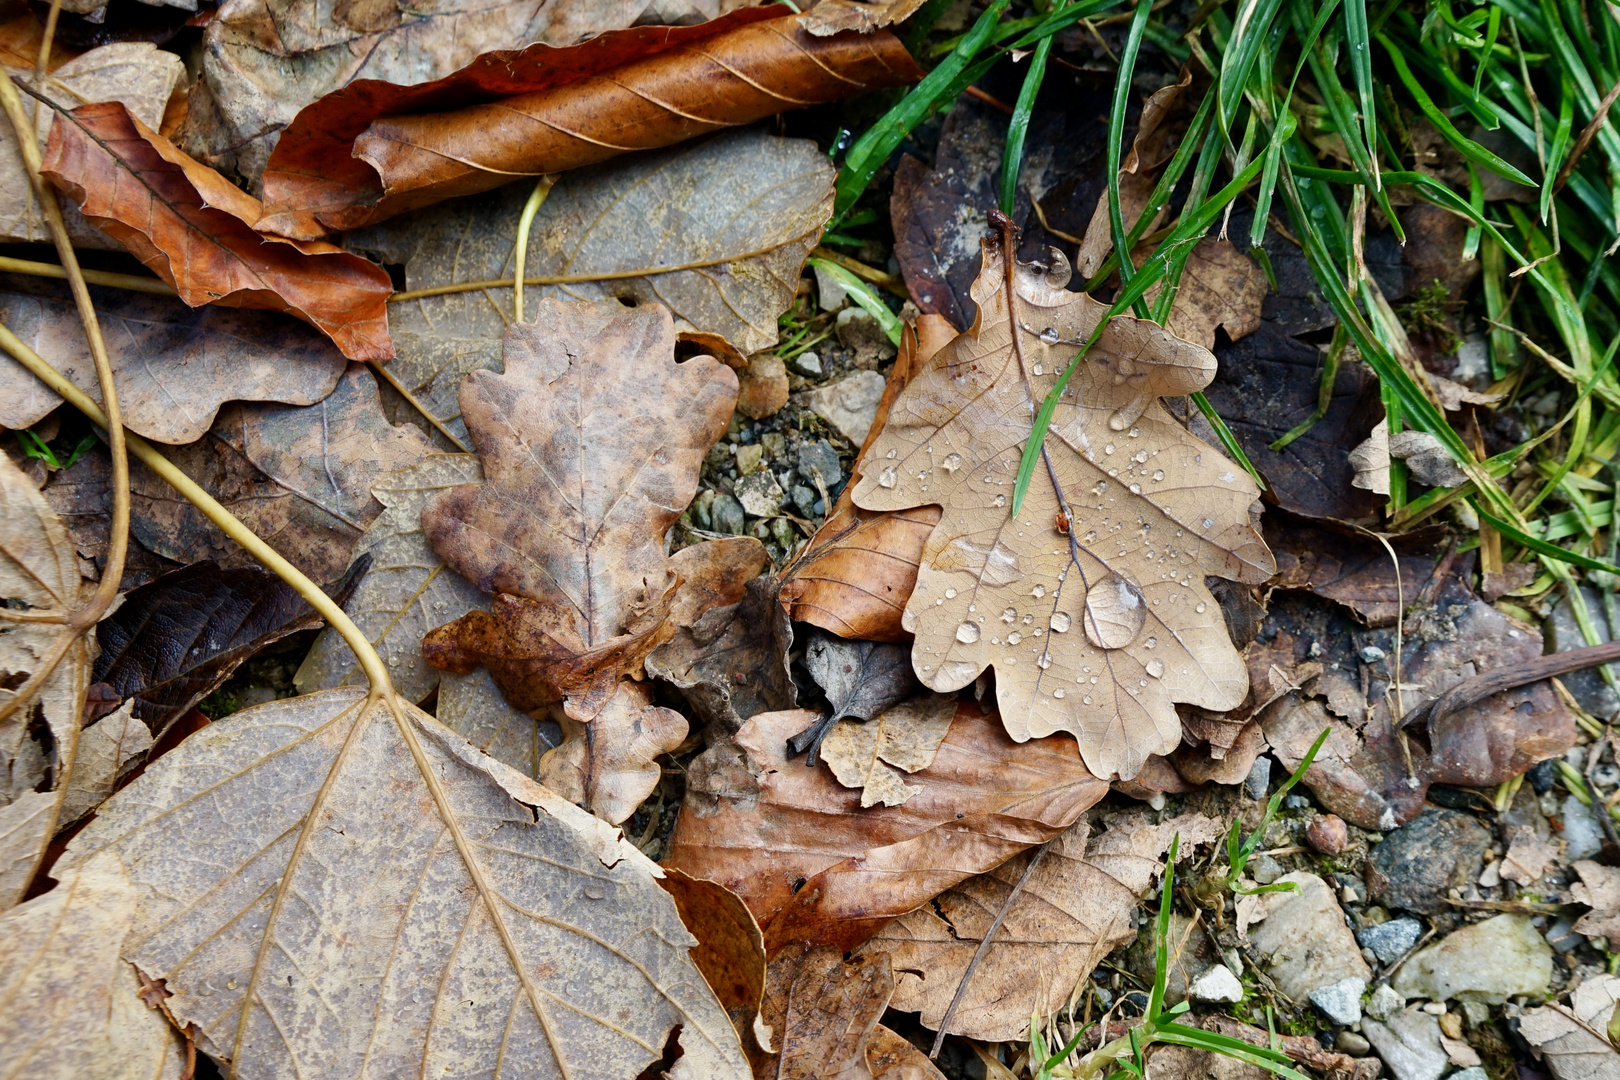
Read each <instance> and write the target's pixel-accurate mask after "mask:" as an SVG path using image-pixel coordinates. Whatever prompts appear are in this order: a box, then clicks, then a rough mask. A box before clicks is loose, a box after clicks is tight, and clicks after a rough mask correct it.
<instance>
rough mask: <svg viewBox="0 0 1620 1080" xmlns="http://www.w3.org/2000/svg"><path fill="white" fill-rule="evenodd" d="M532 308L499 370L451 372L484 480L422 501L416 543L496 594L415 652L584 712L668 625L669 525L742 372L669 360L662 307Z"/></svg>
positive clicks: (519, 700)
mask: <svg viewBox="0 0 1620 1080" xmlns="http://www.w3.org/2000/svg"><path fill="white" fill-rule="evenodd" d="M536 318H537V321H536V322H533V323H520V324H518V325H515V326H513V327H512V329H511V330H510V331H509V332H508V334H507V338H506V357H505V359H506V372H505V374H502V375H495V374H493V373H490V372H475V373H473V374H472V375H470V376H468V378H467V380H466V382H465V383H464V384H463V390H462V402H463V412H464V413H466V414H467V417H468V424H469V430H470V431H471V433H472V438H473V441H474V443H475V444H476V445H477V446H478V449H479V452H480V456H481V458H482V461H483V466H484V477H485V480H484V483H483V484H482V485H481V486H478V487H473V486H470V485H466V486H461V487H456V488H451V489H449V490H448V491H445V492H443V493H441V494H439V495H437V496H435V497H434V499H433V500H432V501H431V502H429V503H428V504H427V506H426V507H425V508H424V509H423V511H422V528H423V531H424V532H425V533H426V535H427V538H428V542H429V543H430V544H431V545H432V546H433V549H434V550H435V551H436V552H438V554H439V555H440V556H441V557H442V558H443V559H444V560H445V562H446V564H447V565H449V566H450V567H452V568H453V569H455V570H456V572H457V573H459V574H461V576H462V577H464V578H466V579H467V580H468V581H471V582H472V583H473V584H475V585H477V586H478V587H479V588H480V589H481V590H483V591H485V592H489V593H494V594H495V595H494V602H493V611H492V612H491V613H484V612H479V611H474V612H470V613H469V614H467V615H464V616H462V617H461V619H459V620H457V622H455V623H453V624H450V625H449V626H444V627H440V628H439V629H437V630H435V631H433V632H432V633H431V634H430V635H428V637H427V638H426V639H425V641H424V642H423V649H424V654H425V655H426V656H427V658H428V661H429V663H432V664H434V665H435V666H437V667H440V668H441V669H442V670H454V671H462V672H465V671H468V670H471V667H472V666H474V665H476V664H477V663H480V662H482V663H483V664H484V666H485V667H488V668H489V669H490V672H491V674H493V675H494V677H495V682H496V684H497V685H499V686H500V687H501V690H502V691H503V692H504V693H505V694H506V698H507V700H508V701H510V702H511V703H512V704H513V705H515V706H516V707H518V708H520V709H525V710H528V709H533V708H536V707H538V706H539V705H542V704H546V703H548V702H552V701H557V700H563V699H566V700H567V705H566V708H567V709H568V711H569V714H570V715H571V716H573V717H574V718H575V719H576V720H579V721H581V722H585V721H588V720H590V718H591V717H593V716H594V715H596V713H597V712H598V711H599V710H600V709H601V708H602V706H603V705H605V704H606V702H607V700H608V699H609V698H610V697H612V695H613V692H614V686H615V685H616V684H617V682H618V680H619V677H620V676H621V675H622V674H627V673H631V672H634V671H636V670H637V669H639V668H640V667H641V662H642V660H643V659H644V658H645V657H646V655H647V653H649V652H651V651H652V650H653V649H654V648H656V647H657V646H659V645H661V644H663V642H664V641H666V640H668V638H669V637H670V636H671V635H672V634H673V632H674V627H673V625H672V624H671V623H670V622H669V619H668V615H669V609H670V604H671V600H672V598H671V594H672V593H673V592H674V589H675V585H676V582H677V580H678V576H677V574H676V571H675V569H674V568H673V566H672V565H671V562H670V560H669V559H668V558H667V557H666V556H665V554H664V541H663V537H664V533H665V532H666V531H667V530H668V528H669V526H670V525H671V524H673V523H674V521H675V519H676V518H677V517H678V516H679V515H680V512H681V510H683V509H684V508H685V506H686V504H687V503H689V502H690V501H691V499H692V496H693V495H694V494H696V491H697V473H698V467H699V465H700V464H701V463H702V460H703V455H704V454H705V453H707V451H708V449H709V447H710V446H711V445H713V443H714V442H715V440H716V439H718V438H719V437H720V435H721V434H722V433H723V432H724V430H725V426H726V424H727V423H728V422H729V420H730V418H731V412H732V407H733V405H734V404H735V402H736V394H737V377H736V375H735V374H733V373H732V371H731V369H730V368H728V367H726V366H725V365H724V364H721V363H720V362H718V361H716V360H713V359H710V358H708V357H695V358H693V359H691V360H688V361H687V362H686V363H684V364H680V365H676V364H675V362H674V359H673V352H674V346H675V335H674V328H673V323H672V320H671V319H670V316H669V312H668V311H667V310H666V309H664V308H662V307H659V306H657V305H646V306H643V307H638V308H634V309H627V308H625V307H624V306H623V305H621V304H620V303H619V302H618V301H615V300H604V301H598V302H595V303H560V302H558V301H556V300H542V301H541V302H540V305H539V309H538V311H537V314H536Z"/></svg>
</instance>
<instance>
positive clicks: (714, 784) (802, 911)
mask: <svg viewBox="0 0 1620 1080" xmlns="http://www.w3.org/2000/svg"><path fill="white" fill-rule="evenodd" d="M816 719H817V715H816V714H815V713H813V712H805V711H790V712H778V713H764V714H762V715H760V716H756V717H754V718H753V719H752V720H750V721H749V722H748V723H746V724H744V725H743V727H742V730H741V731H739V732H738V733H737V736H736V740H735V743H731V744H725V743H723V744H721V745H719V746H716V747H714V748H712V749H710V750H709V751H707V752H706V753H705V754H704V755H703V756H702V757H700V758H699V759H698V761H697V762H695V763H694V764H693V766H692V769H691V771H690V773H689V777H688V782H687V798H686V802H685V803H684V805H683V806H682V807H681V816H680V820H679V822H678V823H677V825H676V827H675V832H674V834H673V836H672V837H671V838H670V848H669V854H668V856H667V857H666V859H665V861H666V862H667V863H668V864H669V865H670V866H673V867H675V868H676V869H678V870H681V871H683V872H685V873H687V874H691V875H692V876H694V877H704V878H711V879H713V880H715V881H718V882H720V883H721V884H723V885H725V886H726V887H727V888H729V889H731V890H732V891H734V892H736V893H737V894H738V895H739V896H741V897H742V898H743V900H744V901H745V902H746V903H747V904H748V908H749V910H750V911H752V912H753V913H754V916H755V918H757V919H758V920H759V922H760V926H761V928H762V929H763V930H764V933H765V942H766V945H767V947H768V948H769V949H770V950H771V951H772V952H775V951H776V950H777V949H778V948H780V947H781V946H782V945H784V944H786V943H788V942H795V941H810V942H818V943H826V944H834V945H839V946H842V947H844V948H848V947H850V946H853V945H855V944H857V943H859V942H861V941H863V940H865V939H866V938H867V937H869V936H871V934H872V933H873V932H874V931H875V930H876V929H877V928H879V927H881V926H882V925H883V924H884V923H886V922H888V921H889V920H890V919H893V918H894V917H896V916H898V915H903V914H905V913H906V912H908V911H911V910H912V909H914V908H916V907H917V906H918V905H920V904H923V903H926V902H927V901H928V899H929V898H930V897H932V896H934V895H936V894H938V893H939V892H940V891H941V890H943V889H946V888H949V887H950V886H952V885H954V884H955V883H957V882H958V881H961V880H962V879H963V878H967V877H971V876H972V875H974V874H977V873H982V872H983V871H985V870H988V869H990V868H991V867H994V866H997V865H999V864H1000V863H1002V862H1004V861H1006V860H1007V859H1008V858H1009V857H1011V856H1012V855H1014V854H1016V853H1017V852H1018V851H1020V850H1022V849H1024V848H1026V847H1029V846H1031V845H1034V844H1039V843H1042V842H1043V841H1045V840H1048V839H1050V838H1052V837H1053V836H1056V835H1057V834H1058V833H1059V832H1061V831H1063V830H1064V829H1065V828H1067V827H1068V826H1069V825H1072V824H1073V823H1074V822H1075V821H1076V820H1077V819H1078V818H1079V817H1080V815H1081V814H1082V813H1084V812H1085V811H1086V809H1087V808H1089V807H1090V806H1091V805H1092V804H1093V803H1095V802H1096V801H1097V800H1098V799H1100V798H1102V796H1103V795H1104V794H1105V793H1106V792H1107V789H1108V785H1107V784H1106V783H1104V782H1103V781H1101V780H1099V779H1097V778H1096V777H1095V776H1093V775H1092V774H1091V773H1090V772H1088V771H1087V770H1086V768H1085V766H1084V765H1082V764H1081V762H1080V761H1079V760H1078V759H1077V758H1076V757H1075V754H1074V749H1073V747H1072V745H1071V744H1070V743H1069V741H1068V740H1067V739H1064V738H1053V739H1033V740H1030V741H1029V742H1025V743H1015V742H1013V741H1012V740H1011V739H1010V738H1008V736H1007V734H1006V732H1005V730H1003V728H1002V726H1001V724H1000V723H999V722H998V721H997V719H996V718H995V716H994V715H986V714H985V713H982V712H980V711H979V710H978V708H977V707H975V706H973V705H970V704H961V705H959V706H958V708H957V714H956V719H955V721H954V722H953V723H952V724H951V728H950V731H949V733H948V734H947V735H946V737H945V740H944V742H943V743H941V744H940V747H939V749H938V751H937V752H936V753H935V755H934V760H933V762H932V763H931V764H929V766H928V767H927V768H925V769H922V770H920V771H918V772H916V773H912V774H910V775H908V776H907V777H906V782H907V783H908V784H909V785H911V786H915V787H920V788H921V790H920V791H918V792H916V793H915V794H914V795H912V796H911V797H910V798H909V799H907V800H906V802H905V804H904V805H902V806H895V807H886V806H885V807H877V806H875V807H871V808H869V809H863V808H862V807H861V792H860V791H859V790H852V789H850V788H846V787H844V786H843V785H841V784H839V783H838V782H837V781H836V780H835V779H834V778H833V777H832V775H831V774H830V773H829V772H828V771H826V770H823V769H820V768H816V769H807V768H805V766H804V764H803V762H801V761H798V760H793V761H789V760H787V758H786V756H785V754H786V749H787V740H788V739H789V738H790V737H791V736H793V735H796V734H797V733H798V732H800V731H801V730H803V729H804V728H806V727H808V726H809V725H810V724H811V723H813V722H814V721H815V720H816Z"/></svg>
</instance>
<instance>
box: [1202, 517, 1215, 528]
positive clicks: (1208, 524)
mask: <svg viewBox="0 0 1620 1080" xmlns="http://www.w3.org/2000/svg"><path fill="white" fill-rule="evenodd" d="M1214 527H1215V519H1214V518H1205V519H1204V528H1206V529H1213V528H1214Z"/></svg>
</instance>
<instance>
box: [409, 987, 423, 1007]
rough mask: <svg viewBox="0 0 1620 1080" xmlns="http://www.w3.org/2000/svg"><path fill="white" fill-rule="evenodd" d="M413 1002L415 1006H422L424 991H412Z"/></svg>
mask: <svg viewBox="0 0 1620 1080" xmlns="http://www.w3.org/2000/svg"><path fill="white" fill-rule="evenodd" d="M411 1001H412V1002H413V1003H414V1004H417V1005H420V1004H422V991H420V990H412V991H411Z"/></svg>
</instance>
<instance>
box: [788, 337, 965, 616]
mask: <svg viewBox="0 0 1620 1080" xmlns="http://www.w3.org/2000/svg"><path fill="white" fill-rule="evenodd" d="M954 337H956V330H955V329H954V328H953V327H952V326H951V324H950V321H949V320H948V319H946V318H945V317H944V316H943V315H926V314H925V315H921V316H918V318H917V322H916V325H915V326H914V327H908V328H907V330H906V333H905V336H904V337H902V338H901V340H900V353H899V356H898V357H897V358H896V359H895V362H894V367H893V368H892V369H891V370H890V371H889V380H888V382H887V383H886V384H885V385H884V387H883V398H882V399H881V400H880V401H879V402H878V407H877V412H876V414H875V416H874V419H873V421H872V428H871V431H870V433H869V434H868V435H867V437H866V445H867V446H870V445H871V444H872V442H873V441H875V440H876V439H877V437H878V435H879V433H880V432H881V431H882V430H883V425H884V423H885V422H886V421H887V419H888V415H889V409H890V408H891V407H892V406H893V405H894V399H895V398H896V397H897V396H899V394H900V391H901V390H903V389H904V388H905V385H906V383H907V382H909V381H910V379H911V376H912V375H913V374H914V373H915V372H916V371H917V370H918V369H920V368H921V367H922V365H923V364H925V363H927V362H928V360H930V359H931V358H932V357H933V355H934V354H935V353H937V352H938V351H939V350H940V349H942V348H944V347H945V346H946V345H948V344H950V342H951V339H953V338H954ZM861 449H862V451H863V453H864V451H865V449H866V447H864V446H863V447H862V448H861ZM860 477H861V472H860V463H859V461H857V463H856V465H855V466H854V467H853V468H852V469H851V471H850V479H849V483H847V484H845V485H844V490H843V492H842V494H840V495H839V497H838V502H837V504H836V505H835V506H834V507H833V509H832V512H831V513H830V514H828V515H827V519H826V521H824V522H822V525H821V528H819V529H817V530H816V534H815V535H814V536H812V537H811V538H810V543H808V544H806V545H805V549H804V552H803V553H802V554H801V555H800V556H799V557H798V558H797V559H795V560H794V561H793V563H792V565H791V566H789V567H788V568H787V569H786V570H784V571H783V572H782V581H783V585H782V604H783V606H784V607H786V609H787V611H788V613H789V614H790V615H792V616H793V618H794V619H796V620H799V621H801V622H808V623H811V624H813V625H815V626H819V627H821V628H822V629H823V630H830V631H831V632H833V633H835V634H837V635H839V636H840V637H847V638H860V639H863V640H867V641H894V642H902V641H907V640H909V639H910V637H911V635H910V634H909V633H907V631H906V630H905V628H904V627H902V626H901V615H902V613H903V612H904V611H905V604H906V599H907V598H908V597H909V596H910V595H911V590H912V589H913V588H915V587H916V584H917V560H918V559H919V558H921V556H922V549H923V544H924V543H926V542H927V540H928V536H929V534H930V533H932V532H933V531H934V526H935V525H937V524H938V523H939V514H940V511H939V508H938V507H935V506H919V507H917V508H915V509H912V510H900V511H892V512H886V513H874V512H873V511H870V510H862V509H860V508H859V507H857V506H856V505H855V500H854V491H855V485H856V484H857V483H858V482H859V481H860Z"/></svg>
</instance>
